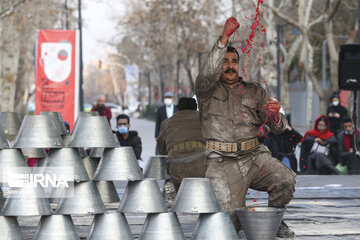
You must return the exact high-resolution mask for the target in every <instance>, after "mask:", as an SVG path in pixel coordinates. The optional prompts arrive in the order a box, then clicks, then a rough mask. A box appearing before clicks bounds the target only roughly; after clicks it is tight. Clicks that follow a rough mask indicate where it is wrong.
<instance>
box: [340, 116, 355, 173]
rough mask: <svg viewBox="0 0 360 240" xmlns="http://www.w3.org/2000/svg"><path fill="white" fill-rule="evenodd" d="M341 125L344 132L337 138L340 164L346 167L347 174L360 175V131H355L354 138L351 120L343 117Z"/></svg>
mask: <svg viewBox="0 0 360 240" xmlns="http://www.w3.org/2000/svg"><path fill="white" fill-rule="evenodd" d="M342 124H343V128H344V130H343V131H342V132H340V133H339V136H338V143H339V155H340V164H341V165H342V166H346V167H347V171H348V173H349V174H360V152H359V151H360V138H359V135H360V130H359V129H357V130H356V134H355V138H354V132H355V131H354V124H353V122H352V120H351V118H350V117H348V116H346V117H344V118H343V119H342ZM354 142H356V148H355V144H354Z"/></svg>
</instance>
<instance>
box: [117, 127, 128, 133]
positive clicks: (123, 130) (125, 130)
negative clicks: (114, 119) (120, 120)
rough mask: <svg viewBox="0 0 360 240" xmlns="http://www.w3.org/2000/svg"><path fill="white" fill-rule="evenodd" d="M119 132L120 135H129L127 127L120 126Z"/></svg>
mask: <svg viewBox="0 0 360 240" xmlns="http://www.w3.org/2000/svg"><path fill="white" fill-rule="evenodd" d="M118 132H119V133H120V134H127V133H128V132H129V129H128V128H127V127H125V126H120V127H119V128H118Z"/></svg>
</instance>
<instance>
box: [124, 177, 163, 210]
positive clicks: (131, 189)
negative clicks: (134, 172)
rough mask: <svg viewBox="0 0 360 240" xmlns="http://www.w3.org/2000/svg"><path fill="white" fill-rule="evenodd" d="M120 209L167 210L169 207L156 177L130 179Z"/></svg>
mask: <svg viewBox="0 0 360 240" xmlns="http://www.w3.org/2000/svg"><path fill="white" fill-rule="evenodd" d="M119 211H120V212H125V213H159V212H166V211H167V207H166V206H165V201H164V199H163V197H162V195H161V192H160V189H159V185H158V184H157V181H156V179H150V178H147V179H144V180H141V181H129V182H128V185H127V186H126V189H125V192H124V195H123V197H122V199H121V202H120V206H119Z"/></svg>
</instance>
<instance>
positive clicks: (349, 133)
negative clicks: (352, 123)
mask: <svg viewBox="0 0 360 240" xmlns="http://www.w3.org/2000/svg"><path fill="white" fill-rule="evenodd" d="M353 133H354V131H351V132H348V131H345V134H347V135H351V134H353Z"/></svg>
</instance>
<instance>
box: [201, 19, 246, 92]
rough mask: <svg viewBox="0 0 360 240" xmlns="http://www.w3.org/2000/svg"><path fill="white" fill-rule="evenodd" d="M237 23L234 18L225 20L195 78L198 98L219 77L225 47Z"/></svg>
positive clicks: (236, 27)
mask: <svg viewBox="0 0 360 240" xmlns="http://www.w3.org/2000/svg"><path fill="white" fill-rule="evenodd" d="M238 27H239V23H238V22H237V20H236V18H234V17H230V18H228V19H227V20H226V22H225V25H224V30H223V32H222V34H221V36H220V38H219V39H218V40H217V41H216V43H215V44H214V46H213V47H212V49H211V51H210V53H209V54H208V56H207V58H206V61H205V63H204V66H203V67H202V69H201V71H200V73H199V75H198V76H197V78H196V83H195V92H196V95H197V96H199V97H202V96H204V95H205V94H206V93H207V92H208V91H209V90H210V89H211V88H213V87H214V86H215V83H216V82H217V81H218V80H219V78H220V76H221V67H222V64H223V61H224V56H225V54H226V47H227V43H228V41H229V38H230V36H231V34H233V32H234V31H235V30H236V29H238Z"/></svg>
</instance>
